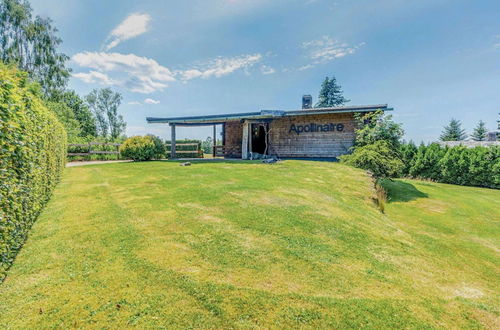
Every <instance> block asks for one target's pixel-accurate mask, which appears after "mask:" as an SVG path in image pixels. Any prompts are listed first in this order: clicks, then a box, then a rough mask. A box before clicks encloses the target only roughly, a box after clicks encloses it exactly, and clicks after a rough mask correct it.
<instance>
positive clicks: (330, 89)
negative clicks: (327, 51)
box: [315, 76, 350, 108]
mask: <svg viewBox="0 0 500 330" xmlns="http://www.w3.org/2000/svg"><path fill="white" fill-rule="evenodd" d="M349 101H350V100H348V99H346V98H345V97H344V91H342V87H341V86H340V85H339V84H337V79H335V77H334V76H332V78H331V79H330V78H328V77H326V78H325V80H324V81H323V83H322V84H321V90H320V92H319V97H318V103H316V106H315V107H316V108H328V107H337V106H341V105H344V104H346V103H347V102H349Z"/></svg>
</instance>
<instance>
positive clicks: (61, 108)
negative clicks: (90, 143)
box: [46, 102, 81, 143]
mask: <svg viewBox="0 0 500 330" xmlns="http://www.w3.org/2000/svg"><path fill="white" fill-rule="evenodd" d="M46 106H47V108H49V109H50V110H52V111H53V112H54V113H55V114H56V116H57V119H59V121H60V122H61V124H63V126H64V128H65V129H66V133H67V134H68V142H69V143H75V142H77V138H78V137H79V136H81V128H80V123H79V122H78V120H77V119H76V118H75V114H74V113H73V110H72V109H71V108H70V107H68V106H67V105H66V104H64V103H61V102H46Z"/></svg>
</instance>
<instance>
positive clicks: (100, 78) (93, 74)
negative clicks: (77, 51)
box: [73, 71, 115, 86]
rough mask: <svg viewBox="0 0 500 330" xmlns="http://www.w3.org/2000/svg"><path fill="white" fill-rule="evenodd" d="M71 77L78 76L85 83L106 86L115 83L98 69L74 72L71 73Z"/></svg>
mask: <svg viewBox="0 0 500 330" xmlns="http://www.w3.org/2000/svg"><path fill="white" fill-rule="evenodd" d="M73 77H75V78H78V79H80V80H82V81H83V82H86V83H87V84H101V85H107V86H109V85H114V84H115V81H113V80H112V79H111V78H109V77H108V75H106V74H104V73H102V72H98V71H90V72H88V73H84V72H80V73H75V74H73Z"/></svg>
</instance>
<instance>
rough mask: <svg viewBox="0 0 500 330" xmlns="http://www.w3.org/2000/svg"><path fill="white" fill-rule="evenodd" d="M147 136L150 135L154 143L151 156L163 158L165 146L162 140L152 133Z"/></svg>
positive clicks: (165, 150)
mask: <svg viewBox="0 0 500 330" xmlns="http://www.w3.org/2000/svg"><path fill="white" fill-rule="evenodd" d="M148 136H149V137H151V139H153V143H154V145H155V148H154V156H153V158H154V159H162V158H165V157H166V152H167V149H166V148H165V144H164V143H163V142H162V140H161V139H160V138H159V137H157V136H154V135H148Z"/></svg>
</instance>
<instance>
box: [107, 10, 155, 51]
mask: <svg viewBox="0 0 500 330" xmlns="http://www.w3.org/2000/svg"><path fill="white" fill-rule="evenodd" d="M150 21H151V16H149V15H148V14H138V13H134V14H130V15H129V16H127V18H125V20H124V21H123V22H121V23H120V24H119V25H118V26H117V27H116V28H114V29H113V31H111V33H110V34H109V36H108V38H107V40H108V43H107V45H106V46H105V48H106V50H110V49H111V48H113V47H116V46H118V44H120V43H121V42H123V41H125V40H128V39H131V38H134V37H137V36H139V35H141V34H143V33H146V32H147V31H148V30H149V22H150Z"/></svg>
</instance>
